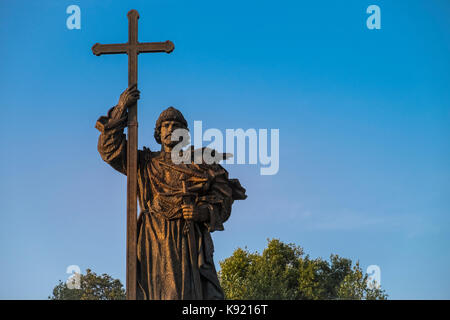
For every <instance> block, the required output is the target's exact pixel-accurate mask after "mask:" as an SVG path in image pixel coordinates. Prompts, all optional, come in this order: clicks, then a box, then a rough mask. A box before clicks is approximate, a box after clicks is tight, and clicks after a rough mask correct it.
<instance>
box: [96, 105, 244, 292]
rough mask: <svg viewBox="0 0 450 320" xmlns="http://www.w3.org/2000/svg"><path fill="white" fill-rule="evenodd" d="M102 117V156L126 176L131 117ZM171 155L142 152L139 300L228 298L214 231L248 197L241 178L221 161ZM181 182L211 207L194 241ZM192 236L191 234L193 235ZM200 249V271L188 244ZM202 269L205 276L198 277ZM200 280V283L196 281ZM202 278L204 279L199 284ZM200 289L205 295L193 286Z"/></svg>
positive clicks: (200, 203)
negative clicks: (182, 159)
mask: <svg viewBox="0 0 450 320" xmlns="http://www.w3.org/2000/svg"><path fill="white" fill-rule="evenodd" d="M113 109H114V107H113V108H111V109H110V111H109V112H108V115H107V116H102V117H100V118H99V119H98V120H97V123H96V128H97V129H98V130H99V131H100V132H101V134H100V137H99V140H98V151H99V153H100V155H101V157H102V159H103V160H104V161H105V162H107V163H108V164H110V165H111V166H112V167H113V168H114V169H115V170H117V171H119V172H121V173H123V174H125V175H126V170H127V164H126V159H127V141H126V136H125V134H124V132H123V130H124V128H125V126H126V122H127V119H126V116H125V117H123V116H122V117H121V118H118V119H115V118H114V117H112V116H111V115H112V112H111V111H112V110H113ZM170 156H171V155H170V153H165V152H163V151H161V152H152V151H150V150H149V149H148V148H146V147H144V148H143V150H138V199H139V206H140V209H141V212H140V215H139V218H138V227H137V229H138V230H137V232H138V234H137V260H138V264H137V282H138V283H137V298H138V299H151V300H161V299H162V300H168V299H170V300H172V299H224V294H223V291H222V289H221V287H220V284H219V280H218V278H217V273H216V269H215V266H214V261H213V252H214V246H213V242H212V239H211V235H210V233H211V232H213V231H216V230H223V229H224V228H223V223H224V222H225V221H226V220H227V219H228V218H229V216H230V213H231V206H232V204H233V201H234V200H241V199H245V198H246V197H247V196H246V195H245V189H244V188H243V187H242V186H241V185H240V183H239V180H237V179H229V178H228V172H227V171H226V170H225V169H224V168H223V167H222V166H221V165H219V164H205V163H200V164H195V163H194V162H193V161H192V162H191V163H187V164H183V163H182V164H177V165H175V164H174V163H173V162H172V161H171V157H170ZM182 181H186V182H187V183H188V184H187V185H188V191H189V192H190V193H191V194H193V196H192V198H193V201H194V203H195V204H196V205H197V206H199V207H206V208H207V212H208V214H209V218H208V220H207V221H206V222H192V225H191V228H193V229H194V232H193V234H194V235H195V236H194V238H195V241H194V242H192V241H191V242H189V241H188V237H187V234H186V232H185V225H186V220H184V219H183V216H182V209H181V205H182V203H183V198H182V183H181V182H182ZM191 234H192V233H191ZM190 243H194V246H195V248H194V250H196V252H197V255H196V256H197V264H196V265H197V266H198V268H197V269H196V268H195V267H194V266H193V264H192V263H191V260H190V259H191V256H190V249H192V248H189V244H190ZM194 272H199V274H200V277H196V276H194ZM195 279H197V281H196V280H195ZM198 279H200V283H196V282H198ZM195 287H197V288H201V290H200V291H201V292H200V294H199V293H198V292H199V291H198V290H195V289H194V288H195Z"/></svg>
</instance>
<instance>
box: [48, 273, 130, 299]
mask: <svg viewBox="0 0 450 320" xmlns="http://www.w3.org/2000/svg"><path fill="white" fill-rule="evenodd" d="M79 277H80V278H79V280H80V282H79V284H80V286H79V289H77V288H73V289H71V288H69V287H68V286H67V284H66V283H64V282H62V281H61V280H60V281H59V284H58V285H57V286H56V287H55V288H54V289H53V295H52V296H51V297H49V299H51V300H124V299H125V290H124V288H123V285H122V283H121V282H120V280H118V279H114V278H112V277H111V276H110V275H107V274H106V273H104V274H102V275H101V276H98V275H97V274H96V273H95V272H92V271H91V270H90V269H87V270H86V274H85V275H83V274H80V275H79ZM73 280H74V279H73Z"/></svg>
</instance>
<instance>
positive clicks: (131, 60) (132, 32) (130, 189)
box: [92, 10, 175, 300]
mask: <svg viewBox="0 0 450 320" xmlns="http://www.w3.org/2000/svg"><path fill="white" fill-rule="evenodd" d="M127 17H128V42H127V43H118V44H100V43H96V44H94V45H93V46H92V52H93V53H94V54H95V55H96V56H100V55H102V54H120V53H122V54H123V53H126V54H128V86H131V85H132V84H135V83H136V84H137V56H138V54H139V53H146V52H167V53H171V52H172V51H173V49H174V48H175V46H174V44H173V43H172V41H169V40H168V41H165V42H143V43H140V42H139V41H138V19H139V13H138V12H137V11H136V10H130V11H129V12H128V14H127ZM137 125H138V123H137V103H135V104H134V105H132V106H130V107H129V108H128V142H127V280H126V281H127V283H126V287H127V289H126V290H127V299H129V300H135V299H136V284H137V278H136V276H137V274H136V266H137V252H136V244H137V133H138V132H137Z"/></svg>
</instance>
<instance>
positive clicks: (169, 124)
mask: <svg viewBox="0 0 450 320" xmlns="http://www.w3.org/2000/svg"><path fill="white" fill-rule="evenodd" d="M176 129H186V127H185V126H184V125H183V124H182V123H181V122H178V121H172V120H169V121H163V122H162V123H161V143H162V145H164V146H169V147H174V146H175V145H176V144H177V143H178V140H175V141H172V133H173V132H174V131H175V130H176Z"/></svg>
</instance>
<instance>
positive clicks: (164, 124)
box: [154, 107, 188, 146]
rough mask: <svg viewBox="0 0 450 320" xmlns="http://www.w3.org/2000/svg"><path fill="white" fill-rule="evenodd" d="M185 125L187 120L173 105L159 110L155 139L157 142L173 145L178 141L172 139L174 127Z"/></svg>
mask: <svg viewBox="0 0 450 320" xmlns="http://www.w3.org/2000/svg"><path fill="white" fill-rule="evenodd" d="M187 127H188V125H187V121H186V119H184V117H183V114H182V113H181V112H180V111H179V110H177V109H175V108H174V107H169V108H167V109H166V110H164V111H163V112H161V114H160V115H159V118H158V120H156V126H155V133H154V136H155V140H156V142H158V143H159V144H163V145H168V146H174V145H176V144H177V143H178V141H172V139H171V136H172V132H173V131H175V130H176V129H187Z"/></svg>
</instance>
